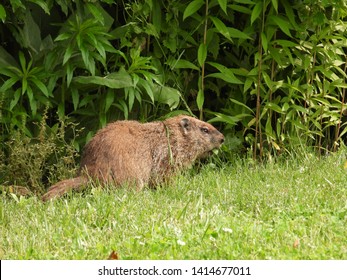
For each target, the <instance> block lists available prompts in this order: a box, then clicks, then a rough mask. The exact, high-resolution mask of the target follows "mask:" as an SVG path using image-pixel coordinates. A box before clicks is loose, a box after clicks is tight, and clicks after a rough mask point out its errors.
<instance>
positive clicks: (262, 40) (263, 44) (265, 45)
mask: <svg viewBox="0 0 347 280" xmlns="http://www.w3.org/2000/svg"><path fill="white" fill-rule="evenodd" d="M261 44H262V46H263V49H264V51H265V52H267V46H268V42H267V38H266V35H265V34H264V32H262V33H261Z"/></svg>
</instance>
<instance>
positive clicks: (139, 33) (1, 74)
mask: <svg viewBox="0 0 347 280" xmlns="http://www.w3.org/2000/svg"><path fill="white" fill-rule="evenodd" d="M346 11H347V6H346V3H345V1H343V0H338V1H335V2H334V3H333V4H332V3H331V1H326V0H320V1H312V0H293V1H289V0H283V1H278V0H234V1H231V0H193V1H188V0H184V1H178V0H171V1H167V2H165V3H164V2H162V1H152V0H137V1H120V0H118V1H117V0H100V1H82V0H76V1H66V0H59V1H58V0H50V1H42V0H30V1H29V0H16V1H13V0H5V1H3V2H2V3H1V4H0V20H1V21H2V22H3V23H2V24H1V25H0V39H1V42H2V43H1V46H0V128H1V132H0V137H1V140H2V141H1V142H2V143H4V142H6V141H7V140H8V139H10V138H11V133H12V132H13V131H14V130H16V129H19V130H20V131H21V132H22V133H24V135H26V136H27V137H30V138H35V137H37V135H38V130H37V127H36V126H35V123H37V122H41V121H42V119H43V118H44V112H45V110H46V108H48V110H47V127H48V128H49V127H53V126H54V125H56V124H58V123H59V122H61V121H63V120H64V119H65V118H66V117H68V118H69V119H70V120H71V122H73V123H78V124H79V126H80V127H85V128H86V129H85V130H84V131H85V132H84V133H83V134H81V136H80V137H79V138H78V139H76V141H75V142H74V145H75V147H76V149H77V151H79V150H80V148H81V146H83V145H84V144H85V143H86V142H87V141H88V140H89V139H90V137H91V136H92V134H93V133H94V132H95V131H96V129H98V128H100V127H103V126H105V124H106V123H107V122H109V121H112V120H115V119H122V118H125V119H127V118H136V119H140V120H152V119H155V118H157V117H158V116H163V115H170V114H175V113H178V112H186V113H192V114H195V115H197V116H199V117H200V118H204V117H208V118H210V119H211V122H217V123H218V124H219V126H223V131H224V134H225V135H226V136H227V137H226V138H227V141H226V145H225V146H224V148H223V149H224V152H225V154H226V155H231V154H232V153H233V152H230V151H232V150H235V149H238V150H240V149H242V147H243V148H245V149H242V150H243V151H244V150H245V151H247V152H248V153H249V154H252V156H253V158H256V157H258V156H259V157H260V158H263V157H264V156H271V155H273V154H275V153H283V152H287V151H288V149H289V148H290V147H295V146H296V145H303V146H306V145H309V146H313V147H316V149H317V150H318V151H319V152H320V153H322V152H323V151H324V150H337V148H338V147H339V146H340V145H341V143H342V142H343V139H344V137H345V136H346V132H347V126H346V115H347V114H346V108H345V107H346V106H345V100H346V96H345V95H346V69H347V68H346V67H347V66H346V65H347V63H346V60H347V56H346V48H345V46H346V43H347V42H346V30H347V28H346V27H347V26H346V17H347V12H346ZM176 111H177V112H176ZM218 124H217V125H218ZM1 149H2V150H5V152H6V148H4V147H2V148H1ZM6 153H7V152H6Z"/></svg>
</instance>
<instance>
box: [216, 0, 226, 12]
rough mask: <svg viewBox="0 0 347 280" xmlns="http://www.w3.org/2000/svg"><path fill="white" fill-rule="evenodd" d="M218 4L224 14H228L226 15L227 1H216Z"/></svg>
mask: <svg viewBox="0 0 347 280" xmlns="http://www.w3.org/2000/svg"><path fill="white" fill-rule="evenodd" d="M218 4H219V6H220V7H221V8H222V10H223V12H224V13H225V14H228V13H227V4H228V0H218Z"/></svg>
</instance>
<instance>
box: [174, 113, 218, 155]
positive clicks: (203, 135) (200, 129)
mask: <svg viewBox="0 0 347 280" xmlns="http://www.w3.org/2000/svg"><path fill="white" fill-rule="evenodd" d="M180 126H181V131H182V134H183V136H184V138H185V139H186V140H187V144H189V145H190V146H191V148H192V149H193V150H194V151H195V152H196V153H197V154H196V156H197V158H203V157H206V156H208V155H209V154H210V153H211V151H212V150H214V149H217V148H219V147H220V146H221V145H222V144H223V142H224V136H223V134H222V133H220V132H219V131H218V130H217V129H216V128H215V127H213V126H212V125H210V124H209V123H206V122H203V121H200V120H198V119H195V118H192V117H188V116H181V118H180Z"/></svg>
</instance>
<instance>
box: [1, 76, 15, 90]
mask: <svg viewBox="0 0 347 280" xmlns="http://www.w3.org/2000/svg"><path fill="white" fill-rule="evenodd" d="M17 82H18V78H17V77H11V78H9V79H8V80H6V82H5V83H4V84H3V85H2V86H1V87H0V92H5V91H7V90H8V89H9V88H11V87H12V86H13V85H14V84H15V83H17Z"/></svg>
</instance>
